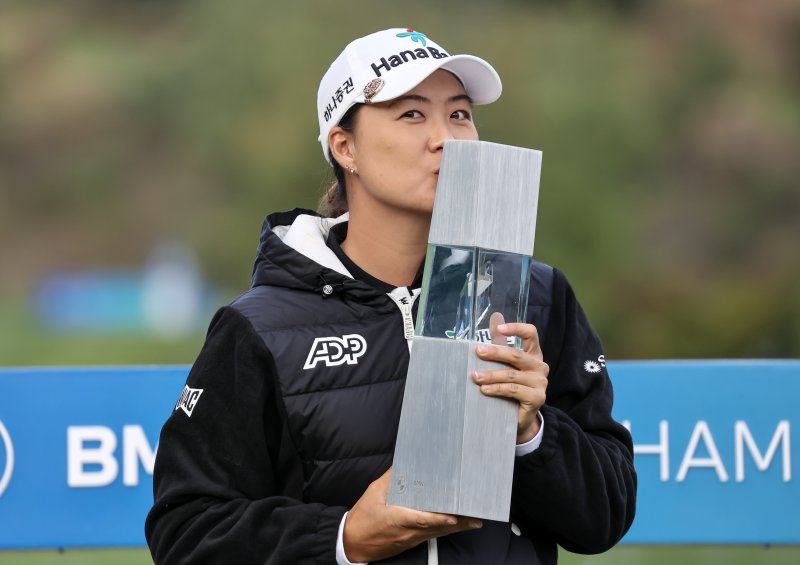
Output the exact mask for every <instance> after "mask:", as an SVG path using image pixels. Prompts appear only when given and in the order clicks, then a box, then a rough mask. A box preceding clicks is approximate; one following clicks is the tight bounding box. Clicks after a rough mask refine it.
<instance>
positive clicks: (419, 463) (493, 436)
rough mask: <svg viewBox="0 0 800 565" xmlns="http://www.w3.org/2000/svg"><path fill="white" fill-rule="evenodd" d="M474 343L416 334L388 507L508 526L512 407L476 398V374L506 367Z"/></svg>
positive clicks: (501, 401)
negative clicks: (478, 352) (484, 354)
mask: <svg viewBox="0 0 800 565" xmlns="http://www.w3.org/2000/svg"><path fill="white" fill-rule="evenodd" d="M477 345H479V344H478V343H476V342H471V341H465V340H451V339H439V338H430V337H421V336H415V337H414V345H413V348H412V355H411V360H410V363H409V368H408V376H407V379H406V388H405V395H404V397H403V411H402V414H401V416H400V431H399V433H398V437H397V444H396V447H395V455H394V464H393V469H392V483H391V485H390V488H389V494H388V503H389V504H395V505H400V506H405V507H408V508H416V509H418V510H428V511H432V512H444V513H448V514H458V515H463V516H474V517H478V518H483V519H487V520H500V521H506V520H508V518H509V512H510V504H511V482H512V477H513V472H514V446H515V438H516V427H517V423H516V422H517V406H516V403H514V402H512V401H509V400H505V399H499V398H490V397H487V396H484V395H483V394H481V392H480V389H479V388H478V386H477V385H476V384H475V383H474V382H473V381H472V378H471V376H470V375H471V373H472V372H473V371H476V370H491V369H497V368H504V366H503V365H501V364H499V363H487V362H485V361H482V360H480V359H479V358H478V357H477V355H476V354H475V347H476V346H477Z"/></svg>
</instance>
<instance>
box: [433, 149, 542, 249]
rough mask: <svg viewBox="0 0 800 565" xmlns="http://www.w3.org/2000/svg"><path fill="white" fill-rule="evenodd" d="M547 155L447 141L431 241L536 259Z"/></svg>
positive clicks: (526, 150) (437, 191)
mask: <svg viewBox="0 0 800 565" xmlns="http://www.w3.org/2000/svg"><path fill="white" fill-rule="evenodd" d="M541 169H542V153H541V151H536V150H533V149H525V148H522V147H513V146H510V145H501V144H499V143H490V142H488V141H461V140H452V141H447V142H446V143H445V146H444V152H443V154H442V163H441V165H440V169H439V183H438V185H437V187H436V201H435V203H434V207H433V217H432V219H431V230H430V235H429V238H428V241H429V242H430V243H432V244H439V245H454V246H464V247H482V248H484V249H493V250H496V251H507V252H510V253H519V254H521V255H531V254H533V245H534V239H535V233H536V212H537V203H538V199H539V178H540V176H541Z"/></svg>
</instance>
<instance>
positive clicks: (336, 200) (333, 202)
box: [317, 104, 361, 218]
mask: <svg viewBox="0 0 800 565" xmlns="http://www.w3.org/2000/svg"><path fill="white" fill-rule="evenodd" d="M360 108H361V104H355V105H353V106H351V107H350V109H349V110H347V112H345V113H344V116H342V119H341V120H339V123H338V124H337V125H338V126H339V127H340V128H342V129H343V130H344V131H347V132H351V131H353V129H355V127H356V115H357V114H358V110H359V109H360ZM328 160H329V161H330V162H331V165H333V176H334V178H333V179H332V180H331V184H330V186H329V187H328V190H327V191H326V192H325V194H324V195H323V196H322V198H321V199H320V201H319V206H317V210H318V211H319V213H320V214H322V215H323V216H327V217H329V218H335V217H337V216H341V215H342V214H344V213H345V212H347V210H348V208H347V184H346V182H345V178H344V168H342V166H341V165H340V164H339V163H338V162H337V161H336V159H334V158H333V153H332V152H331V150H330V149H328Z"/></svg>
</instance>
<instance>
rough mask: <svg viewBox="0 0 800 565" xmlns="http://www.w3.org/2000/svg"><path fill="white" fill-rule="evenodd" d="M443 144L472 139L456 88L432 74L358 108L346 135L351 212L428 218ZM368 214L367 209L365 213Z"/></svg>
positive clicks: (468, 110)
mask: <svg viewBox="0 0 800 565" xmlns="http://www.w3.org/2000/svg"><path fill="white" fill-rule="evenodd" d="M448 139H469V140H476V139H478V132H477V130H476V129H475V124H474V123H473V122H472V105H471V103H470V99H469V97H467V95H466V92H465V91H464V87H463V86H462V85H461V82H460V81H459V80H458V79H457V78H456V77H455V76H454V75H453V74H451V73H449V72H447V71H444V70H441V69H440V70H437V71H436V72H434V73H433V74H432V75H431V76H429V77H428V78H427V79H425V80H424V81H423V82H422V83H420V84H419V85H418V86H417V87H416V88H414V89H413V90H411V91H409V92H407V93H406V94H405V95H403V96H401V97H399V98H396V99H394V100H390V101H388V102H381V103H377V104H370V105H365V106H363V107H362V108H361V109H360V110H359V113H358V116H357V119H356V126H355V129H354V130H353V132H352V134H351V139H350V141H351V146H350V151H351V156H352V165H353V167H354V168H355V169H356V170H357V172H358V174H357V175H355V176H353V175H351V178H349V179H348V189H347V192H348V199H349V201H350V204H351V210H353V211H355V210H357V209H358V207H359V206H363V205H367V206H379V207H384V208H386V209H388V210H389V211H396V212H405V213H421V214H427V215H430V213H431V211H432V210H433V200H434V195H435V192H436V183H437V181H438V179H439V163H440V162H441V159H442V149H443V147H444V142H445V141H446V140H448ZM368 209H369V208H368Z"/></svg>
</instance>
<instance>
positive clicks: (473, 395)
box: [387, 141, 542, 521]
mask: <svg viewBox="0 0 800 565" xmlns="http://www.w3.org/2000/svg"><path fill="white" fill-rule="evenodd" d="M541 159H542V157H541V152H539V151H534V150H531V149H523V148H520V147H511V146H508V145H500V144H496V143H489V142H484V141H447V142H446V143H445V146H444V152H443V155H442V162H441V166H440V169H439V182H438V185H437V188H436V199H435V202H434V207H433V217H432V219H431V229H430V233H429V237H428V250H427V254H426V256H425V273H424V277H423V280H422V291H421V295H420V304H419V310H418V313H417V320H416V325H415V331H414V338H413V342H412V348H411V357H410V360H409V366H408V374H407V378H406V386H405V393H404V396H403V407H402V411H401V415H400V426H399V430H398V435H397V443H396V446H395V453H394V462H393V466H392V467H393V468H392V482H391V484H390V487H389V493H388V499H387V502H388V504H393V505H399V506H405V507H408V508H414V509H417V510H427V511H432V512H442V513H447V514H456V515H463V516H473V517H477V518H483V519H487V520H499V521H507V520H508V519H509V514H510V507H511V483H512V477H513V471H514V449H515V444H516V434H517V411H518V403H517V402H516V401H513V400H510V399H505V398H492V397H487V396H484V395H483V394H482V393H481V392H480V388H479V387H478V385H476V384H475V383H474V382H473V381H472V378H471V376H470V375H471V374H472V373H473V372H475V371H491V370H496V369H502V368H505V367H506V366H505V365H503V364H500V363H496V362H487V361H482V360H481V359H479V358H478V356H477V355H476V353H475V348H476V347H477V346H478V345H479V344H481V343H493V344H495V345H501V346H511V347H521V341H520V340H519V338H506V337H505V336H501V335H499V334H497V333H496V332H494V331H493V330H494V328H495V326H496V325H498V324H501V323H504V322H508V323H511V322H524V321H525V313H526V309H527V299H528V289H529V284H530V275H529V265H530V261H531V255H532V253H533V243H534V234H535V231H536V209H537V201H538V196H539V176H540V171H541Z"/></svg>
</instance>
